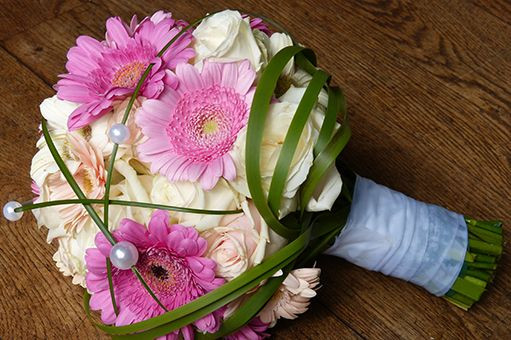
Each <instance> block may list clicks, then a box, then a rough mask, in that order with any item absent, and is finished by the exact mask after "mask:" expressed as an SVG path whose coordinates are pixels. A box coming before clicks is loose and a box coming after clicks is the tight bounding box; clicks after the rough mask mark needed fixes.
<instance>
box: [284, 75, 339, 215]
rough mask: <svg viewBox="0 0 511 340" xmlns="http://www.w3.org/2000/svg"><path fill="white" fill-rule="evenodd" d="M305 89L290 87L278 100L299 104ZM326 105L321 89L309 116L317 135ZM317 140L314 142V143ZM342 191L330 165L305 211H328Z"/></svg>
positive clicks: (335, 169) (326, 99)
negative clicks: (313, 109)
mask: <svg viewBox="0 0 511 340" xmlns="http://www.w3.org/2000/svg"><path fill="white" fill-rule="evenodd" d="M305 90H306V87H295V86H293V85H291V87H290V88H289V89H288V90H287V92H286V93H284V95H282V96H281V97H280V98H279V100H282V101H286V102H290V103H295V104H299V103H300V100H301V99H302V97H303V95H304V93H305ZM327 105H328V94H327V92H326V91H325V90H324V89H321V92H320V93H319V96H318V102H317V104H316V106H315V111H314V112H313V113H312V114H311V116H310V118H311V120H312V124H313V126H314V130H316V131H317V134H318V135H319V131H320V130H321V125H322V124H323V120H324V117H325V111H326V107H327ZM339 127H340V125H339V123H337V122H336V123H335V128H334V130H337V129H339ZM316 140H317V138H316V139H315V140H314V143H315V142H316ZM341 189H342V180H341V175H340V174H339V172H338V171H337V168H336V167H335V165H332V166H331V167H330V168H329V169H328V170H327V172H326V173H325V175H324V176H323V178H322V179H321V181H320V183H318V185H317V187H316V189H315V191H314V193H313V195H312V197H311V199H310V200H309V202H308V203H307V207H306V210H307V211H324V210H330V209H331V208H332V205H333V204H334V202H335V200H336V199H337V197H338V196H339V194H340V193H341Z"/></svg>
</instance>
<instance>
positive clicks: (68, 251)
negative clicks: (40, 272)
mask: <svg viewBox="0 0 511 340" xmlns="http://www.w3.org/2000/svg"><path fill="white" fill-rule="evenodd" d="M97 231H98V229H97V228H96V225H95V224H94V222H93V221H92V220H90V219H89V221H88V222H87V225H86V226H85V227H84V228H83V229H82V231H81V232H80V233H78V234H75V235H73V236H63V237H59V238H58V239H57V244H58V249H57V252H56V253H55V254H54V255H53V260H54V261H55V264H56V265H57V268H59V270H60V271H61V272H62V274H64V276H72V282H73V284H75V285H81V286H82V287H84V288H85V287H86V284H85V275H86V273H87V269H86V266H85V250H86V249H87V248H93V247H95V245H94V238H95V236H96V233H97Z"/></svg>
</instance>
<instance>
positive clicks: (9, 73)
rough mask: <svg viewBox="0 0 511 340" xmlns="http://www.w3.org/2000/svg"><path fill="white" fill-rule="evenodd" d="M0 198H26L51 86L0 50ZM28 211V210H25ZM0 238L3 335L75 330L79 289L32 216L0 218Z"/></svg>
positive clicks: (50, 335)
mask: <svg viewBox="0 0 511 340" xmlns="http://www.w3.org/2000/svg"><path fill="white" fill-rule="evenodd" d="M0 65H1V67H0V71H1V73H2V75H3V77H5V78H4V79H9V81H8V82H5V81H3V82H1V83H0V94H1V95H0V98H1V101H2V103H3V105H2V109H1V110H0V120H1V121H2V124H0V150H2V155H3V160H2V162H1V163H0V171H1V172H2V174H3V176H2V177H0V200H1V202H6V201H8V200H11V199H16V200H20V199H23V198H25V199H29V198H30V197H31V196H32V195H31V193H30V176H29V167H30V161H31V155H32V154H33V153H34V152H35V142H36V140H37V138H38V135H39V133H38V131H37V126H38V123H36V121H37V120H36V119H39V118H38V117H39V110H38V105H39V102H40V101H41V100H42V98H44V97H45V96H49V95H51V93H52V90H51V89H50V88H49V87H48V86H47V85H45V84H44V83H43V82H42V81H41V80H40V79H38V78H37V77H35V76H34V75H33V74H31V73H30V72H29V71H28V70H27V69H25V68H23V67H22V66H20V65H19V64H18V62H17V61H16V59H14V58H13V57H12V56H10V55H9V54H7V53H6V52H5V51H4V50H2V49H0ZM27 215H30V214H28V213H27ZM0 225H1V230H2V236H1V237H0V249H1V251H0V273H1V275H0V310H1V311H2V313H0V325H1V326H0V334H1V335H2V337H5V338H6V339H14V338H16V339H19V338H25V339H27V338H41V339H42V338H47V339H50V338H53V339H57V338H61V336H62V335H66V334H68V335H69V336H71V335H74V334H75V333H74V327H75V326H76V325H78V324H79V323H81V322H82V320H83V318H84V315H83V309H82V307H81V306H80V303H79V301H80V296H81V294H82V292H81V289H80V288H78V287H76V286H74V285H72V284H71V282H70V280H69V279H65V278H63V277H62V275H61V274H60V273H59V272H58V270H57V269H56V267H55V264H54V263H53V260H52V255H53V253H54V252H55V250H56V248H55V247H54V246H53V245H48V244H47V243H46V233H43V231H42V230H38V229H37V227H36V223H35V220H34V218H33V217H32V216H26V217H24V218H23V219H22V220H21V221H19V222H16V223H8V222H7V221H6V220H5V219H3V218H2V220H1V222H0Z"/></svg>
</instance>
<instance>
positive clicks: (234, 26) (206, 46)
mask: <svg viewBox="0 0 511 340" xmlns="http://www.w3.org/2000/svg"><path fill="white" fill-rule="evenodd" d="M193 36H194V38H195V44H194V49H195V52H196V57H195V62H196V63H200V62H201V61H202V60H204V59H206V58H213V60H215V61H220V62H221V61H239V60H244V59H248V60H249V61H250V62H251V64H252V66H253V67H254V68H255V70H256V71H259V69H260V68H261V65H262V60H261V50H260V49H259V47H258V45H257V42H256V39H255V38H254V34H253V33H252V30H251V29H250V23H249V19H248V18H247V19H243V18H242V17H241V14H240V13H239V12H238V11H232V10H225V11H222V12H219V13H216V14H214V15H212V16H210V17H209V18H206V19H204V20H203V21H202V22H201V24H200V25H199V26H198V27H197V28H196V29H195V31H193Z"/></svg>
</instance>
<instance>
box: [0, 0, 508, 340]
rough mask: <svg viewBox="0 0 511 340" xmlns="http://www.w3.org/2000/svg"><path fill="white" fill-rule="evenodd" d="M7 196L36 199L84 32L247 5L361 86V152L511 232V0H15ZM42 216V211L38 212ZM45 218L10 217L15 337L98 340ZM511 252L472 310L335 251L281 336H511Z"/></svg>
mask: <svg viewBox="0 0 511 340" xmlns="http://www.w3.org/2000/svg"><path fill="white" fill-rule="evenodd" d="M0 7H1V13H0V77H1V82H0V152H1V156H2V162H0V173H1V177H0V201H1V202H2V204H3V202H5V201H7V200H8V199H17V200H23V199H26V198H28V197H30V189H29V187H30V179H29V168H30V161H31V157H32V156H33V154H34V152H35V146H34V145H35V141H36V139H37V137H38V132H37V131H38V124H39V111H38V105H39V103H40V102H41V101H42V100H43V99H44V98H45V97H48V96H51V95H53V93H54V91H53V90H52V85H53V84H55V82H56V80H57V75H58V74H59V73H63V72H64V64H65V61H66V51H67V50H68V49H69V48H70V47H71V46H72V45H73V44H74V40H75V38H76V37H77V36H78V35H79V34H86V35H91V36H94V37H98V38H99V37H101V36H103V34H104V22H105V20H106V18H108V17H109V16H112V15H118V16H121V17H123V18H124V19H128V18H130V17H131V15H132V14H133V13H137V14H138V15H139V17H143V16H145V15H147V14H150V13H152V12H154V11H155V10H157V9H166V10H170V11H172V12H174V15H175V16H176V17H180V18H184V19H188V20H192V19H194V18H197V17H200V16H202V15H203V14H204V13H205V12H207V11H214V10H218V9H221V8H227V7H229V8H239V9H242V10H245V11H247V12H253V13H261V14H263V15H265V16H269V17H273V18H274V19H276V20H277V21H279V22H281V23H282V24H283V25H284V26H286V27H287V28H288V29H289V31H290V32H291V33H292V34H294V36H295V37H296V38H297V39H298V40H299V41H300V42H302V43H303V44H305V45H307V46H309V47H311V48H313V49H314V50H315V51H316V52H317V55H318V59H319V64H320V65H321V66H322V67H323V68H324V69H326V70H327V71H329V72H330V73H331V74H332V75H333V79H334V82H335V83H337V84H338V85H340V86H342V87H343V88H344V89H345V92H346V94H347V98H348V104H349V113H350V115H351V123H352V129H353V137H352V140H351V142H350V144H349V147H348V148H347V149H346V150H345V152H344V159H345V161H346V163H347V164H348V165H349V166H350V167H352V169H354V170H356V171H357V172H359V173H360V174H362V175H364V176H366V177H371V178H373V179H375V180H376V181H378V182H380V183H382V184H385V185H388V186H391V187H393V188H395V189H397V190H400V191H402V192H404V193H406V194H409V195H412V196H414V197H416V198H418V199H421V200H425V201H428V202H432V203H437V204H441V205H443V206H446V207H448V208H450V209H452V210H455V211H459V212H462V213H466V214H470V215H472V216H474V217H478V218H499V219H502V220H503V221H504V222H505V223H506V225H505V227H506V228H507V229H506V231H505V237H506V238H507V239H509V238H510V237H511V233H510V232H509V230H510V229H509V228H511V170H510V168H511V141H510V139H511V92H510V89H511V24H510V23H511V3H510V2H509V1H505V0H488V1H475V0H471V1H468V0H454V1H451V0H444V1H428V0H416V1H412V0H410V1H392V0H387V1H380V2H378V1H355V0H353V1H344V0H307V1H298V0H290V1H278V0H272V1H270V0H268V1H266V0H265V1H261V0H250V1H241V0H240V1H228V0H216V1H192V0H186V1H181V0H174V1H169V0H161V1H147V2H146V1H136V0H133V1H122V0H108V1H101V0H95V1H79V0H65V1H55V0H51V1H50V0H44V1H43V0H41V1H35V0H0ZM27 215H29V214H27ZM45 237H46V232H45V231H44V230H38V229H37V227H36V225H35V223H34V219H33V217H32V216H26V217H24V218H23V219H22V220H21V221H20V222H17V223H6V222H5V220H3V219H2V221H1V227H0V338H2V339H75V338H76V339H78V338H79V339H97V338H100V337H104V335H102V334H101V332H99V331H98V330H96V329H95V328H94V327H93V326H92V325H91V324H90V323H89V321H88V320H87V319H86V318H85V314H84V313H83V310H82V304H81V293H82V290H81V288H79V287H75V286H73V285H72V284H71V280H70V279H68V278H64V277H62V276H61V274H60V273H59V272H58V271H57V269H56V267H55V265H54V263H53V261H52V259H51V256H52V254H53V252H54V251H55V247H54V246H53V245H48V244H46V242H45ZM510 260H511V255H510V252H509V250H506V252H505V255H504V257H503V259H502V262H501V265H500V267H499V274H498V276H497V278H496V280H495V283H494V285H493V286H492V287H491V289H490V291H489V292H488V293H487V294H486V295H485V296H484V297H483V299H482V301H481V302H480V303H479V304H478V305H476V306H475V307H474V308H473V309H472V310H471V311H470V312H468V313H467V312H464V311H462V310H460V309H457V308H455V307H453V306H452V305H450V304H449V303H447V302H445V301H444V300H442V299H440V298H436V297H433V296H430V295H429V294H427V293H426V292H424V291H423V290H421V289H419V288H416V287H414V286H413V285H411V284H407V283H405V282H401V281H399V280H396V279H392V278H387V277H384V276H383V275H380V274H377V273H371V272H366V271H364V270H362V269H359V268H357V267H355V266H353V265H351V264H348V263H346V262H344V261H342V260H339V259H335V258H327V257H323V258H321V259H320V260H319V262H318V265H319V266H320V267H321V268H324V270H323V274H322V282H323V287H322V288H321V289H320V291H319V296H318V298H316V299H315V300H314V302H313V303H312V307H311V309H310V311H309V312H308V313H307V314H305V315H304V316H303V317H301V318H300V319H299V321H298V322H296V321H295V322H288V321H286V322H282V323H280V324H279V325H278V326H277V328H276V329H275V330H274V335H275V338H280V339H302V338H310V339H340V338H343V339H345V338H347V339H351V338H355V339H358V338H368V339H395V338H405V339H464V338H467V339H490V338H491V339H497V338H502V339H506V338H507V339H510V338H511V324H510V320H511V293H510V292H511V263H510Z"/></svg>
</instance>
